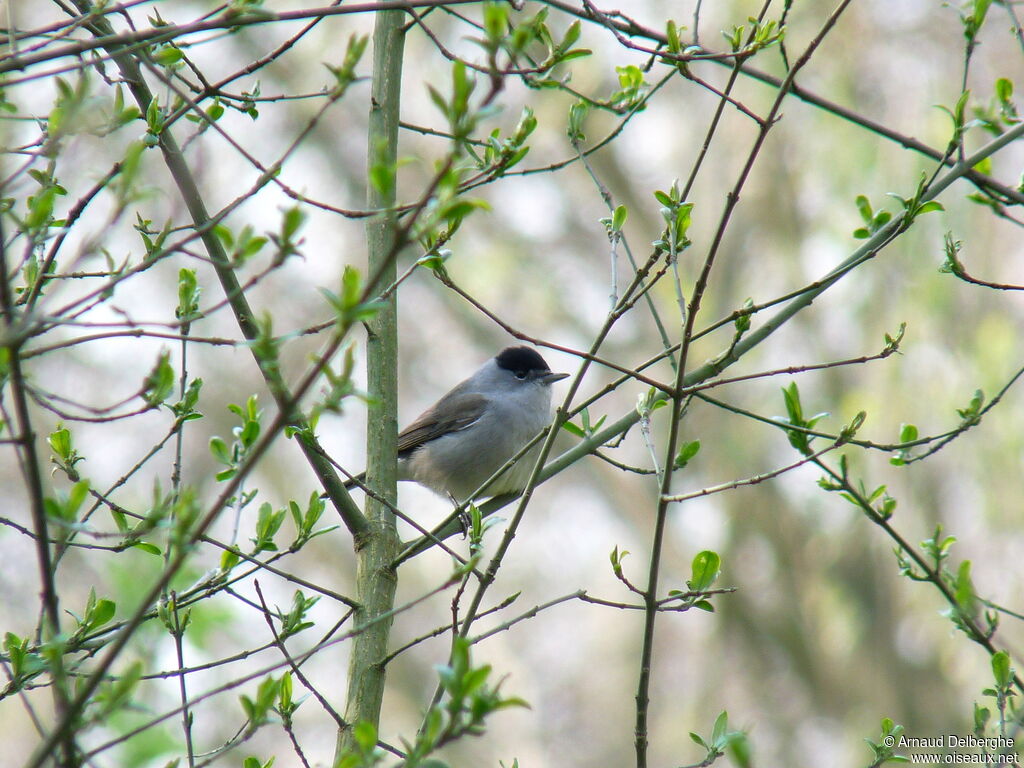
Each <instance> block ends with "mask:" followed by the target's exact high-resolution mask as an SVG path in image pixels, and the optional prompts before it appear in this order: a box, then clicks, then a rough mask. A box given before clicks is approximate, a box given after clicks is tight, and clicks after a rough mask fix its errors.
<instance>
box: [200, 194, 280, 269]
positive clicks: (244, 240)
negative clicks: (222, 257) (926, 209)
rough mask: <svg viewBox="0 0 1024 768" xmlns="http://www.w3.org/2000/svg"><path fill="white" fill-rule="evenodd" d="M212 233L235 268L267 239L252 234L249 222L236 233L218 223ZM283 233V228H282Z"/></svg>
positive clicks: (258, 250)
mask: <svg viewBox="0 0 1024 768" xmlns="http://www.w3.org/2000/svg"><path fill="white" fill-rule="evenodd" d="M289 210H298V209H295V208H292V209H289ZM213 233H214V234H215V235H216V236H217V239H218V240H220V242H221V245H223V246H224V250H225V251H227V254H228V260H229V261H230V262H231V266H233V267H236V268H237V267H242V266H244V265H245V263H246V262H247V261H249V259H251V258H252V257H253V256H255V255H256V254H258V253H259V252H260V251H262V250H263V247H264V246H265V245H266V244H267V242H268V240H269V238H268V237H265V236H263V235H256V234H254V232H253V228H252V226H251V225H249V224H246V225H245V226H243V227H242V229H241V231H239V232H238V234H237V235H236V234H235V233H234V232H232V231H231V229H230V228H229V227H228V226H227V225H226V224H218V225H217V226H216V227H214V228H213ZM283 233H284V229H282V234H283ZM292 234H294V232H293V233H292ZM183 271H184V270H183Z"/></svg>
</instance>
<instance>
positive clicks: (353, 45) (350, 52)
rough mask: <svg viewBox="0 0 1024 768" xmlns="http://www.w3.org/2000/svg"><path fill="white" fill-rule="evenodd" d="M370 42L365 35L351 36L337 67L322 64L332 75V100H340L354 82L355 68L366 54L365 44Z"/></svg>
mask: <svg viewBox="0 0 1024 768" xmlns="http://www.w3.org/2000/svg"><path fill="white" fill-rule="evenodd" d="M369 42H370V38H369V37H368V36H367V35H351V36H350V37H349V39H348V46H347V47H346V48H345V58H344V59H342V62H341V64H340V65H339V66H337V67H335V66H332V65H330V64H324V66H325V67H327V69H328V71H329V72H330V73H331V74H332V75H334V85H333V86H332V88H331V89H330V95H331V98H332V99H340V98H341V97H342V96H344V95H345V91H347V90H348V87H349V86H350V85H351V84H352V83H354V82H355V80H356V67H357V66H359V61H360V60H361V59H362V58H363V53H365V52H366V44H367V43H369Z"/></svg>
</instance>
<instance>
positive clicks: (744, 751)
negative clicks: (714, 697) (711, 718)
mask: <svg viewBox="0 0 1024 768" xmlns="http://www.w3.org/2000/svg"><path fill="white" fill-rule="evenodd" d="M690 738H691V739H692V740H693V741H694V743H695V744H697V745H699V746H700V747H702V748H703V749H705V750H707V754H706V755H705V756H704V760H703V761H702V762H701V765H711V764H712V763H713V762H714V761H715V760H717V759H718V758H720V757H722V756H723V755H724V754H725V750H726V749H728V750H729V754H730V756H731V757H732V759H733V763H734V764H735V765H737V766H739V767H740V768H750V766H752V765H753V764H754V762H753V754H752V751H751V748H750V740H749V739H748V738H747V734H746V732H744V731H731V730H729V713H728V712H726V711H725V710H723V711H722V712H721V713H719V715H718V717H716V718H715V724H714V725H713V726H712V727H711V738H708V739H705V738H704V737H703V736H700V735H699V734H697V733H694V732H693V731H690Z"/></svg>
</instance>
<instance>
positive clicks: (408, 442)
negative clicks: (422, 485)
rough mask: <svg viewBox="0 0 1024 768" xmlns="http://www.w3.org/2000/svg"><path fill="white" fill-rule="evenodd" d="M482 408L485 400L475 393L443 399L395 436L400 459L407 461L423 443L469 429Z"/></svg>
mask: <svg viewBox="0 0 1024 768" xmlns="http://www.w3.org/2000/svg"><path fill="white" fill-rule="evenodd" d="M485 405H487V398H485V397H484V396H483V395H478V394H475V393H469V394H465V395H450V396H449V397H446V398H444V400H443V401H442V402H441V403H438V405H437V406H435V407H433V408H431V409H430V410H428V411H426V412H425V413H423V414H421V415H420V417H419V418H418V419H416V421H414V422H413V423H412V424H410V425H409V426H408V427H406V428H405V429H403V430H402V432H401V433H400V434H399V435H398V456H399V458H407V457H408V456H409V455H410V454H411V453H412V452H413V451H415V450H416V449H417V448H419V447H420V446H421V445H423V444H424V443H429V442H430V441H431V440H434V439H436V438H438V437H441V436H442V435H446V434H448V433H449V432H458V431H460V430H463V429H466V427H469V426H471V425H472V424H473V423H474V422H475V421H476V420H477V419H479V418H480V415H481V414H482V413H483V412H484V406H485Z"/></svg>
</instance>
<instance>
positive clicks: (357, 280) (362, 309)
mask: <svg viewBox="0 0 1024 768" xmlns="http://www.w3.org/2000/svg"><path fill="white" fill-rule="evenodd" d="M320 292H321V293H322V294H323V296H324V298H325V299H327V303H328V304H330V305H331V309H333V310H334V316H335V319H336V322H337V324H338V328H339V329H340V330H347V329H348V328H350V327H351V326H352V325H353V324H355V323H365V322H366V321H367V320H370V319H372V318H373V317H375V316H376V315H377V313H378V312H380V310H381V309H382V308H383V306H384V303H383V302H382V301H380V300H377V299H370V300H364V299H363V295H364V294H365V293H366V287H365V286H364V284H363V279H362V276H360V274H359V270H357V269H356V268H355V267H352V266H349V265H345V269H344V271H343V272H342V273H341V291H340V292H338V293H334V292H333V291H329V290H327V289H326V288H321V289H320Z"/></svg>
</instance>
